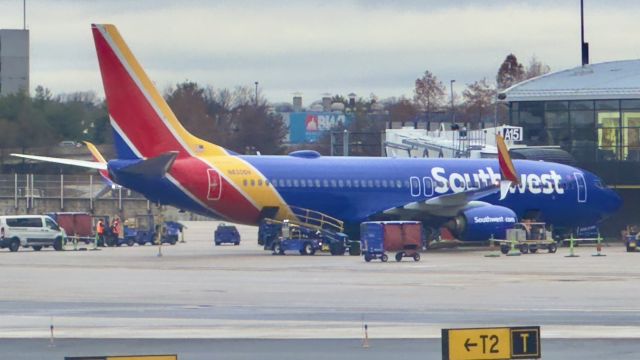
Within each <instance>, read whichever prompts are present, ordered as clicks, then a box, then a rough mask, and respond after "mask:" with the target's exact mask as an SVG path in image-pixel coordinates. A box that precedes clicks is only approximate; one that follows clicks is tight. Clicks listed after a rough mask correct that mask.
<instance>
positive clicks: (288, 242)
mask: <svg viewBox="0 0 640 360" xmlns="http://www.w3.org/2000/svg"><path fill="white" fill-rule="evenodd" d="M301 229H302V228H301V227H300V226H298V225H295V224H290V223H289V221H288V220H285V221H283V222H282V228H281V232H282V236H280V237H278V239H277V240H275V241H274V243H273V246H272V250H273V254H274V255H284V253H285V251H298V252H299V253H300V255H314V254H315V253H316V251H318V250H320V249H321V248H322V240H321V239H320V237H319V234H318V236H317V237H309V236H308V234H306V233H305V232H304V231H301ZM342 251H343V253H344V250H342Z"/></svg>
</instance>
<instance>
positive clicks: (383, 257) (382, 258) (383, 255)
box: [380, 254, 389, 262]
mask: <svg viewBox="0 0 640 360" xmlns="http://www.w3.org/2000/svg"><path fill="white" fill-rule="evenodd" d="M380 260H382V262H387V260H389V257H388V256H387V254H382V256H380Z"/></svg>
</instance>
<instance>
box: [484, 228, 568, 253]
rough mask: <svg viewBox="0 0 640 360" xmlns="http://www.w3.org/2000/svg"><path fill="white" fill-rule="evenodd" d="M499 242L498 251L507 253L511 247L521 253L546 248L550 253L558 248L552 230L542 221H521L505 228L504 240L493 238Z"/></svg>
mask: <svg viewBox="0 0 640 360" xmlns="http://www.w3.org/2000/svg"><path fill="white" fill-rule="evenodd" d="M493 241H494V242H499V243H500V252H502V253H503V254H505V255H507V254H509V252H510V251H511V249H512V247H515V248H516V249H517V250H519V251H520V253H522V254H527V253H532V254H535V253H536V252H538V250H541V249H546V250H547V251H549V252H550V253H555V252H556V251H557V250H558V245H557V243H556V241H555V240H554V239H553V235H552V231H550V230H548V229H547V224H546V223H543V222H522V223H516V224H514V225H513V228H512V229H507V239H506V240H493Z"/></svg>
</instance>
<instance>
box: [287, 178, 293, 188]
mask: <svg viewBox="0 0 640 360" xmlns="http://www.w3.org/2000/svg"><path fill="white" fill-rule="evenodd" d="M291 185H292V184H291V179H287V187H291Z"/></svg>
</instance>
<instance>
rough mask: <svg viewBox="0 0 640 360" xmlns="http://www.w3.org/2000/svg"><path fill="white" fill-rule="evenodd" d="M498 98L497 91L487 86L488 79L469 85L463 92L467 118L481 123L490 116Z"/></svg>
mask: <svg viewBox="0 0 640 360" xmlns="http://www.w3.org/2000/svg"><path fill="white" fill-rule="evenodd" d="M495 97H496V89H495V88H493V87H492V86H490V85H489V84H487V79H484V78H483V79H482V80H480V81H476V82H474V83H473V84H468V85H467V88H466V89H465V90H464V91H463V92H462V98H463V99H464V107H465V113H466V115H467V118H468V119H469V120H470V121H475V122H480V121H482V117H483V116H485V115H487V114H489V112H490V111H491V109H492V108H493V102H494V100H495Z"/></svg>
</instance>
